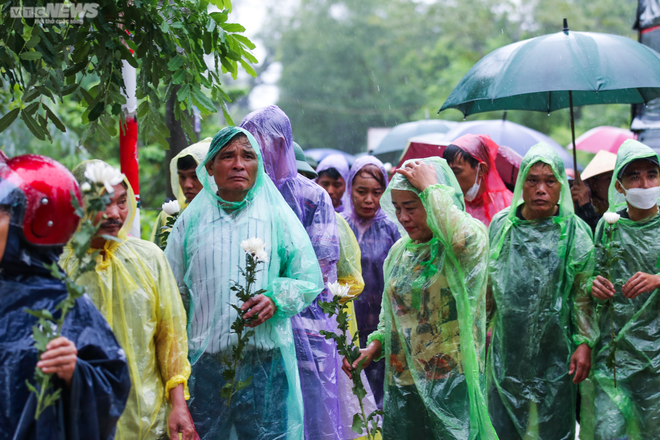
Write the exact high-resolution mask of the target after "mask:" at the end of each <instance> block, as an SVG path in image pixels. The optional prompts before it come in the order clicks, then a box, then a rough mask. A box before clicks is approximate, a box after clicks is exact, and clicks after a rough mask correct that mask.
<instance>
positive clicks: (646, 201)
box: [618, 181, 660, 209]
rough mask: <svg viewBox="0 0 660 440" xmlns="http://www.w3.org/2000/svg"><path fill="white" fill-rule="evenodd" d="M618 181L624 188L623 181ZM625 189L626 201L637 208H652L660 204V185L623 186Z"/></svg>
mask: <svg viewBox="0 0 660 440" xmlns="http://www.w3.org/2000/svg"><path fill="white" fill-rule="evenodd" d="M618 182H619V185H621V188H623V184H622V183H621V181H618ZM623 190H624V197H625V198H626V201H627V202H628V203H630V204H631V205H632V206H634V207H635V208H637V209H651V208H653V207H654V206H655V205H657V204H658V198H659V197H660V186H656V187H653V188H630V189H625V188H623Z"/></svg>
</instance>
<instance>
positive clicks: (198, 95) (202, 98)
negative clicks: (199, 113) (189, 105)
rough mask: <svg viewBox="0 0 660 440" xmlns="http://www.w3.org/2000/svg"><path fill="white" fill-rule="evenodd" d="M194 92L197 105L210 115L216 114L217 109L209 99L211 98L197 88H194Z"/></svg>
mask: <svg viewBox="0 0 660 440" xmlns="http://www.w3.org/2000/svg"><path fill="white" fill-rule="evenodd" d="M192 90H193V97H194V98H195V101H196V103H197V104H198V105H199V106H200V107H201V108H203V109H204V110H206V111H207V112H209V113H215V112H216V108H215V105H214V104H213V101H211V99H209V97H208V96H206V95H205V94H204V92H202V91H201V90H200V89H198V88H196V87H195V88H193V89H192Z"/></svg>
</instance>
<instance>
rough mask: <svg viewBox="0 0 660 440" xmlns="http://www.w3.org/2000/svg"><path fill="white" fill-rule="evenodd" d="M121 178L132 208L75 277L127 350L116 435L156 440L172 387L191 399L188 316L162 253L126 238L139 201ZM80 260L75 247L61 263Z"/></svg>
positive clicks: (68, 266) (124, 439) (122, 439)
mask: <svg viewBox="0 0 660 440" xmlns="http://www.w3.org/2000/svg"><path fill="white" fill-rule="evenodd" d="M86 165H87V163H86V162H83V163H82V164H81V165H79V166H78V167H77V169H74V174H75V175H76V177H80V178H82V173H83V172H84V169H85V167H86ZM79 180H80V179H79ZM124 181H125V182H126V184H127V186H128V200H129V204H130V205H129V206H130V207H129V214H128V217H127V218H126V222H125V223H124V226H123V227H122V228H121V230H120V232H119V234H118V238H119V240H120V241H119V242H116V241H107V242H106V244H105V246H104V248H103V252H102V254H101V255H100V256H99V257H98V260H97V264H96V270H95V271H94V272H87V273H86V274H85V275H83V277H82V278H81V279H78V280H76V281H77V282H78V283H80V284H82V285H84V286H85V289H86V291H87V294H88V295H89V296H90V297H91V299H92V301H93V302H94V304H95V305H96V307H97V308H98V309H99V310H100V311H101V313H102V314H103V316H105V318H106V319H107V321H108V323H109V324H110V326H111V327H112V330H113V332H114V334H115V336H116V337H117V340H118V341H119V344H120V345H121V346H122V348H123V349H124V351H125V352H126V358H127V361H128V365H129V371H130V376H131V383H132V387H131V392H130V395H129V397H128V402H127V403H126V409H125V410H124V413H123V414H122V416H121V417H120V419H119V422H118V423H117V431H116V435H115V439H117V440H129V439H130V440H151V439H154V440H155V439H158V438H160V437H161V436H163V435H164V434H166V433H167V416H168V415H169V411H170V404H169V403H168V401H167V399H168V398H169V391H170V390H171V389H172V388H176V387H177V386H178V385H180V384H184V390H185V393H184V394H185V396H186V399H188V397H189V395H188V384H187V381H188V377H189V376H190V363H189V362H188V338H187V334H186V314H185V311H184V308H183V303H182V301H181V296H180V295H179V290H178V288H177V285H176V281H175V280H174V276H173V274H172V270H171V269H170V266H169V263H168V262H167V259H166V258H165V254H164V253H163V251H161V250H160V249H159V248H158V247H157V246H156V245H155V244H153V243H150V242H148V241H145V240H140V239H137V238H133V237H130V236H128V231H129V229H130V225H132V224H133V217H134V215H135V211H136V204H135V196H134V194H133V191H132V189H131V187H130V185H129V184H128V182H127V181H126V180H124ZM77 264H78V261H77V259H76V257H75V255H74V253H73V250H72V249H71V248H70V247H69V246H67V247H65V249H64V253H63V254H62V256H61V257H60V265H61V266H62V268H63V269H64V270H65V271H66V272H67V273H69V274H71V273H72V271H73V269H74V268H75V267H76V265H77Z"/></svg>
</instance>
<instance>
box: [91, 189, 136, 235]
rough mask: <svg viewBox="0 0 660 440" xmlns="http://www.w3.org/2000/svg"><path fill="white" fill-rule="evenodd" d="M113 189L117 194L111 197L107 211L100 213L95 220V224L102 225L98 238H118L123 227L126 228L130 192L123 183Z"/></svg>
mask: <svg viewBox="0 0 660 440" xmlns="http://www.w3.org/2000/svg"><path fill="white" fill-rule="evenodd" d="M113 188H114V189H115V193H114V194H113V195H112V196H111V197H110V204H109V205H108V206H106V207H105V211H103V212H99V213H98V214H96V217H95V218H94V224H99V223H101V227H100V228H99V231H98V232H97V234H96V235H97V236H101V235H111V236H113V237H116V236H117V235H119V231H120V230H121V227H122V226H124V223H125V222H126V217H128V209H129V205H128V204H129V201H128V191H127V190H126V188H124V185H123V184H121V183H120V184H119V185H115V186H114V187H113ZM103 216H105V218H104V217H103Z"/></svg>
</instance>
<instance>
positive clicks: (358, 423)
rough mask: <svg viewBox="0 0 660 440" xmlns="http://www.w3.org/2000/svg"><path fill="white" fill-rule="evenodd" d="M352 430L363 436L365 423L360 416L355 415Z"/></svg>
mask: <svg viewBox="0 0 660 440" xmlns="http://www.w3.org/2000/svg"><path fill="white" fill-rule="evenodd" d="M352 429H353V432H355V433H356V434H362V433H363V432H364V421H363V420H362V417H361V416H360V414H355V415H354V416H353V426H352Z"/></svg>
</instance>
